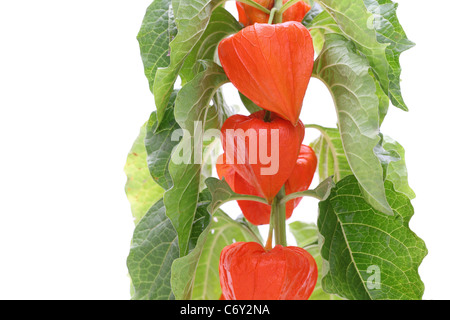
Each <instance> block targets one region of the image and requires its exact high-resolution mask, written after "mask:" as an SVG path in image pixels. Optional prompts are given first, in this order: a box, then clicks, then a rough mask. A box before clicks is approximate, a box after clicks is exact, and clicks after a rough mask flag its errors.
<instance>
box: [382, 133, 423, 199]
mask: <svg viewBox="0 0 450 320" xmlns="http://www.w3.org/2000/svg"><path fill="white" fill-rule="evenodd" d="M382 148H383V149H382V150H383V151H384V155H386V154H387V155H388V159H386V160H384V161H385V162H386V169H385V178H386V179H387V180H389V181H392V183H393V184H394V189H395V191H397V192H400V193H403V194H404V195H406V196H407V197H408V198H409V199H411V200H412V199H414V198H415V197H416V195H415V193H414V191H413V190H412V189H411V187H410V186H409V183H408V171H407V169H406V160H405V149H403V147H402V146H401V145H400V143H398V142H397V141H395V140H394V139H392V138H391V137H389V136H383V140H382ZM375 152H376V154H377V156H378V157H379V158H380V157H382V155H381V154H380V153H381V152H382V151H381V150H380V149H375Z"/></svg>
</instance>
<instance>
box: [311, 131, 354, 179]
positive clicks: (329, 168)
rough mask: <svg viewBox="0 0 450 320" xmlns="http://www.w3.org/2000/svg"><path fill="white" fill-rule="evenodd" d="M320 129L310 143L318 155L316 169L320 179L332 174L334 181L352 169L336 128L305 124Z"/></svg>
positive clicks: (348, 173)
mask: <svg viewBox="0 0 450 320" xmlns="http://www.w3.org/2000/svg"><path fill="white" fill-rule="evenodd" d="M306 127H307V128H314V129H317V130H319V131H320V133H321V136H320V137H319V138H318V139H317V140H316V141H314V142H313V143H312V144H311V147H312V148H313V149H314V152H315V153H316V155H317V156H318V164H317V167H318V170H319V178H320V180H324V179H326V178H327V177H330V176H334V181H336V182H337V181H339V180H341V179H342V178H344V177H346V176H348V175H351V174H352V170H351V168H350V166H349V164H348V161H347V157H346V156H345V152H344V147H343V146H342V141H341V135H340V134H339V130H338V129H336V128H325V127H321V126H318V125H307V126H306Z"/></svg>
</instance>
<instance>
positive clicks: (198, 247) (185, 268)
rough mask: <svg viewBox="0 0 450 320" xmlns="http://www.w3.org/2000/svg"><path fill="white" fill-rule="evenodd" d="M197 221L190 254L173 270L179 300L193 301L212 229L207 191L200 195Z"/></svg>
mask: <svg viewBox="0 0 450 320" xmlns="http://www.w3.org/2000/svg"><path fill="white" fill-rule="evenodd" d="M199 200H200V201H199V203H198V204H197V207H196V212H195V219H194V221H193V225H192V232H191V237H190V239H189V254H187V255H185V256H183V257H180V258H178V259H176V260H175V261H174V262H173V264H172V268H171V280H170V283H171V287H172V290H173V293H174V296H175V298H176V299H178V300H180V299H181V300H183V299H191V297H192V290H193V285H194V279H195V272H196V270H197V265H198V262H199V259H200V256H201V253H202V250H203V246H204V245H205V242H206V239H207V235H208V231H209V230H210V228H211V215H210V213H209V212H208V205H209V203H210V201H211V195H210V194H209V192H208V191H207V190H205V191H204V192H201V193H200V194H199Z"/></svg>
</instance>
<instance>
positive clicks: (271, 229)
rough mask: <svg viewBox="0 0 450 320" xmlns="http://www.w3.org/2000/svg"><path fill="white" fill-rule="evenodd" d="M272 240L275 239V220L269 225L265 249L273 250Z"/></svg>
mask: <svg viewBox="0 0 450 320" xmlns="http://www.w3.org/2000/svg"><path fill="white" fill-rule="evenodd" d="M272 239H273V219H272V218H271V219H270V225H269V235H268V236H267V241H266V246H265V247H264V249H266V250H271V249H272Z"/></svg>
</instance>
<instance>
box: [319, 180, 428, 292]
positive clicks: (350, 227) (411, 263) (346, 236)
mask: <svg viewBox="0 0 450 320" xmlns="http://www.w3.org/2000/svg"><path fill="white" fill-rule="evenodd" d="M386 191H387V192H386V193H387V196H388V201H389V204H390V206H391V207H392V209H393V211H394V215H392V216H389V215H385V214H382V213H381V212H379V211H377V210H375V209H373V207H372V206H370V205H369V204H368V203H367V202H366V201H365V200H364V198H363V196H362V194H361V191H360V188H359V185H358V182H357V180H356V179H355V177H354V176H348V177H346V178H345V179H343V180H341V181H340V182H338V183H337V185H336V188H335V189H334V190H333V191H332V192H331V195H330V197H328V199H327V200H325V201H322V202H320V203H319V218H318V228H319V232H320V234H321V237H320V244H321V255H322V257H323V259H324V277H323V280H322V287H323V288H324V290H325V291H326V292H329V293H334V294H337V295H339V296H341V297H344V298H347V299H355V300H363V299H371V300H378V299H380V300H381V299H383V300H384V299H393V300H403V299H412V300H416V299H421V297H422V295H423V291H424V285H423V283H422V281H421V279H420V276H419V274H418V268H419V265H420V263H421V262H422V260H423V258H424V257H425V255H426V254H427V249H426V247H425V244H424V242H423V241H422V240H421V239H420V238H418V237H417V236H416V235H415V234H414V232H412V231H411V230H410V228H409V221H410V219H411V217H412V215H413V214H414V209H413V207H412V205H411V202H410V200H409V199H408V197H406V196H405V195H403V194H401V193H399V192H396V191H395V190H394V188H393V185H392V183H391V182H390V181H386Z"/></svg>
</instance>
